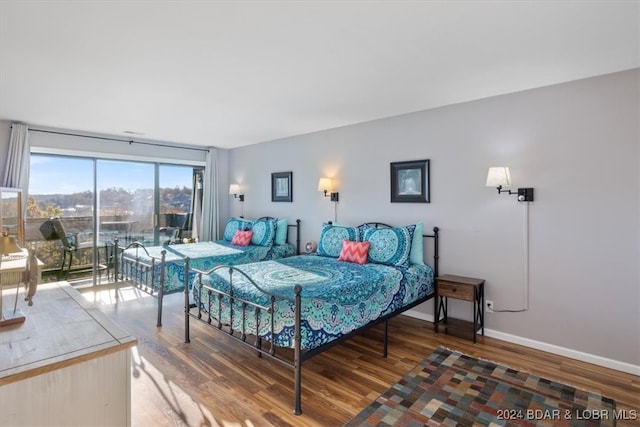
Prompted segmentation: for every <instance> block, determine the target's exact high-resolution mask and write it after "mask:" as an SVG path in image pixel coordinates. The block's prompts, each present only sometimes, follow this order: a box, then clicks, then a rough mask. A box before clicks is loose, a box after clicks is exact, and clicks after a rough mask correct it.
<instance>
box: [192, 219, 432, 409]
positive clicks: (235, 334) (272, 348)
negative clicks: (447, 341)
mask: <svg viewBox="0 0 640 427" xmlns="http://www.w3.org/2000/svg"><path fill="white" fill-rule="evenodd" d="M363 225H365V224H363ZM366 225H372V226H375V227H387V228H390V227H391V226H389V225H387V224H384V223H379V222H375V223H366ZM438 232H439V229H438V227H434V228H433V234H423V235H422V236H423V238H432V239H433V260H434V263H433V272H434V278H435V277H438V259H439V255H438V245H439V236H438ZM189 261H190V260H189V259H188V258H186V259H185V278H186V277H188V274H187V273H188V272H189ZM240 267H241V266H240ZM220 269H227V270H228V271H229V276H230V283H229V291H228V292H223V291H220V290H217V289H214V288H212V287H210V286H207V285H202V282H201V280H202V276H203V275H206V274H211V273H214V272H215V271H217V270H220ZM191 271H195V272H196V273H197V276H196V281H194V284H193V286H194V288H195V286H196V284H199V285H200V286H201V288H204V289H206V290H207V291H208V292H209V293H210V294H209V301H210V306H209V310H208V312H207V313H206V316H205V318H203V310H202V309H201V307H199V306H196V304H193V303H191V302H190V289H189V286H188V280H187V279H185V287H184V313H185V317H184V322H185V323H184V340H185V343H189V342H191V338H190V334H189V326H190V325H189V321H190V319H191V318H193V319H196V320H199V321H200V322H203V323H205V324H207V325H209V326H210V327H212V328H214V329H217V330H219V331H221V332H223V333H225V334H226V335H227V336H229V337H230V338H233V339H234V340H236V341H238V342H240V343H242V344H244V345H246V346H248V347H251V348H252V349H253V350H254V351H257V354H258V357H262V355H264V356H267V357H270V358H272V359H274V360H276V361H278V362H280V363H281V364H283V365H285V366H287V367H289V368H291V369H293V371H294V403H293V413H294V414H295V415H300V414H301V413H302V407H301V398H300V395H301V381H302V363H303V362H304V361H306V360H309V359H311V358H312V357H313V356H316V355H318V354H320V353H323V352H324V351H326V350H328V349H330V348H332V347H334V346H336V345H338V344H340V343H342V342H344V341H346V340H348V339H351V338H352V337H354V336H356V335H359V334H361V333H362V332H364V331H366V330H368V329H370V328H372V327H374V326H376V325H378V324H380V323H384V333H383V352H382V356H383V357H387V347H388V321H389V319H391V318H392V317H395V316H397V315H398V314H401V313H403V312H405V311H407V310H409V309H411V308H414V307H416V306H417V305H419V304H422V303H423V302H425V301H427V300H429V299H431V298H433V299H434V304H433V306H434V316H435V315H436V314H435V313H437V303H438V298H437V292H436V289H435V286H436V283H434V290H433V292H432V293H431V294H429V295H426V296H424V297H422V298H420V299H419V300H416V301H414V302H412V303H410V304H408V305H406V306H404V307H401V308H400V309H398V310H396V311H394V312H392V313H388V314H386V315H384V316H382V317H380V318H378V319H375V320H373V321H371V322H369V323H367V324H366V325H363V326H361V327H360V328H358V329H355V330H353V331H351V332H350V333H348V334H345V335H343V336H341V337H339V338H337V339H335V340H333V341H331V342H328V343H326V344H323V345H321V346H319V347H316V348H314V349H311V350H303V349H302V348H301V347H300V337H301V309H302V305H301V296H300V294H301V292H302V287H301V286H300V285H297V284H296V285H293V290H294V295H295V296H294V297H293V298H290V297H285V296H282V295H278V294H275V293H272V292H269V291H266V290H264V289H262V288H261V287H260V286H259V285H258V284H256V283H255V282H254V281H253V280H252V279H251V278H249V277H248V276H247V275H246V274H245V273H244V272H243V271H242V270H241V269H240V268H238V267H234V266H228V265H227V266H218V267H215V268H213V269H211V270H209V271H206V272H205V271H199V270H197V269H192V270H191ZM233 274H240V275H242V276H244V277H245V278H246V279H248V280H249V282H250V283H251V284H252V285H253V286H255V287H256V288H257V289H258V290H259V291H260V292H262V293H263V294H265V295H268V296H269V300H270V303H269V304H268V306H262V305H258V304H255V303H252V302H250V301H246V300H243V299H241V298H238V297H235V296H234V292H233ZM214 294H215V296H214ZM223 298H228V300H229V306H230V307H231V308H230V312H229V317H230V322H229V323H230V324H229V325H226V324H222V323H221V322H220V320H218V319H220V317H221V316H220V312H221V301H222V299H223ZM214 299H216V300H217V301H218V304H217V308H214V310H217V317H216V318H215V319H214V318H212V317H211V308H212V306H213V305H215V303H214V304H211V301H213V300H214ZM276 300H286V301H290V302H292V303H293V304H294V307H295V308H294V347H293V361H290V360H288V359H285V358H284V357H282V356H280V355H279V354H277V352H276V349H277V348H278V347H277V346H276V345H274V344H273V343H271V342H269V341H267V342H268V344H269V345H266V346H264V347H263V339H262V338H260V337H259V336H255V341H254V342H253V343H252V342H249V341H248V339H249V335H248V334H247V331H246V328H245V321H244V319H245V315H246V314H247V313H251V312H252V313H253V315H255V318H256V324H257V325H258V327H259V325H260V324H261V323H262V322H261V318H262V317H263V316H266V322H269V324H270V328H271V329H270V332H271V336H273V335H274V330H273V327H274V324H273V316H271V314H272V313H273V311H274V306H275V302H276ZM234 302H237V303H238V304H240V306H241V309H240V312H235V310H234V309H233V307H235V305H234ZM236 316H242V317H240V318H241V319H243V320H242V327H241V330H239V331H238V330H234V329H233V319H234V318H236ZM265 341H266V340H265Z"/></svg>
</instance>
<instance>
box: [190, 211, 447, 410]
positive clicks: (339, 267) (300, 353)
mask: <svg viewBox="0 0 640 427" xmlns="http://www.w3.org/2000/svg"><path fill="white" fill-rule="evenodd" d="M418 224H419V226H418ZM418 224H412V225H410V226H404V227H391V226H389V225H386V224H383V223H366V224H362V225H360V226H358V227H345V226H336V225H330V224H326V225H323V228H322V231H321V236H320V240H319V242H318V250H317V252H316V253H315V254H311V255H298V256H293V257H289V258H284V259H279V260H269V261H261V262H256V263H248V264H244V265H239V266H238V265H236V266H232V265H225V266H216V267H214V268H212V269H209V270H200V269H197V268H192V267H191V266H190V260H189V259H187V260H186V263H185V269H186V270H187V271H189V272H190V273H193V272H195V273H196V278H195V281H193V283H192V285H191V284H189V283H188V282H186V281H185V285H184V287H183V290H184V298H185V301H184V304H185V342H187V343H188V342H190V319H197V320H199V321H201V322H204V323H206V324H208V325H210V326H211V327H212V328H214V329H217V330H220V331H223V332H225V333H226V334H227V335H228V336H230V337H232V338H233V339H235V340H237V341H239V342H241V343H243V344H245V345H247V346H250V347H251V348H252V349H254V350H256V351H258V354H259V355H266V356H268V357H271V358H274V359H276V360H278V361H280V362H281V363H283V364H285V365H286V366H289V367H290V368H292V369H293V371H294V405H293V406H294V409H293V412H294V414H296V415H298V414H300V413H301V412H302V409H301V400H300V393H301V378H302V363H303V362H304V361H305V360H308V359H310V358H311V357H313V356H315V355H317V354H320V353H322V352H323V351H325V350H327V349H329V348H331V347H333V346H334V345H337V344H339V343H341V342H343V341H345V340H347V339H349V338H351V337H353V336H355V335H357V334H359V333H361V332H362V331H364V330H366V329H368V328H371V327H373V326H375V325H378V324H380V323H383V324H384V335H383V337H384V342H383V356H385V357H386V355H387V331H388V329H387V321H388V320H389V319H390V318H392V317H393V316H396V315H398V314H400V313H402V312H405V311H406V310H408V309H410V308H413V307H415V306H417V305H419V304H421V303H423V302H425V301H427V300H429V299H432V298H433V300H434V313H435V312H436V311H435V308H436V300H437V299H436V298H435V294H436V292H435V280H434V278H435V277H437V274H438V228H437V227H434V229H433V234H423V232H422V224H421V223H418ZM424 239H433V263H432V265H426V264H425V263H424V262H423V258H424V255H423V253H424V251H423V243H424V241H423V240H424ZM365 247H366V251H364V248H365ZM412 251H413V252H414V255H413V256H411V252H412ZM363 252H366V253H363ZM284 348H288V349H293V357H292V358H291V357H285V356H281V355H280V352H283V350H280V349H284ZM291 359H292V360H291Z"/></svg>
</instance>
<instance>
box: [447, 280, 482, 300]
mask: <svg viewBox="0 0 640 427" xmlns="http://www.w3.org/2000/svg"><path fill="white" fill-rule="evenodd" d="M438 295H439V296H441V297H448V298H455V299H461V300H465V301H473V300H474V287H473V286H469V285H465V284H460V283H451V282H445V281H442V280H438Z"/></svg>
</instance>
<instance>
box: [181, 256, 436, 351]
mask: <svg viewBox="0 0 640 427" xmlns="http://www.w3.org/2000/svg"><path fill="white" fill-rule="evenodd" d="M238 268H239V269H240V270H241V271H242V272H244V273H245V274H247V275H248V276H249V277H250V278H251V279H252V280H253V281H254V282H255V283H256V284H257V285H258V286H260V287H261V288H262V289H264V290H266V291H268V292H272V293H275V294H278V295H282V296H284V297H288V298H293V297H294V292H293V287H294V285H296V284H298V285H300V286H301V287H302V293H301V297H302V306H303V308H302V316H301V320H302V337H301V348H303V349H307V350H310V349H313V348H316V347H318V346H320V345H323V344H326V343H328V342H330V341H332V340H334V339H336V338H338V337H340V336H342V335H345V334H347V333H349V332H351V331H353V330H355V329H357V328H359V327H361V326H363V325H365V324H367V323H369V322H370V321H372V320H375V319H378V318H379V317H381V316H383V315H385V314H388V313H391V312H393V311H396V310H397V309H399V308H401V307H403V306H405V305H407V304H409V303H411V302H413V301H416V300H418V299H420V298H422V297H424V296H426V295H430V294H432V293H433V291H434V286H433V283H434V275H433V270H432V269H431V267H429V266H426V265H411V266H409V267H392V266H388V265H382V264H373V263H369V264H366V265H359V264H353V263H348V262H342V261H338V260H337V259H335V258H329V257H321V256H308V255H303V256H294V257H290V258H284V259H280V260H277V261H265V262H258V263H251V264H245V265H242V266H239V267H238ZM232 279H233V282H232V283H233V294H234V296H235V297H237V298H242V299H246V300H248V301H251V302H254V303H258V304H261V305H263V306H268V305H269V297H268V296H267V295H265V294H264V293H262V292H260V291H259V290H258V289H256V287H255V286H253V284H251V282H250V281H249V280H247V279H246V278H245V277H243V276H242V275H241V274H238V273H237V272H236V273H234V274H233V277H232ZM202 285H204V286H211V287H213V288H215V289H220V290H222V291H225V292H228V290H229V270H227V269H220V270H216V272H214V273H212V274H209V275H203V277H202ZM193 296H194V301H195V303H196V304H197V305H199V306H200V308H201V309H202V310H203V311H205V312H208V313H210V315H211V317H212V318H215V317H216V316H218V304H220V306H221V310H220V316H219V317H220V320H221V322H222V323H223V324H227V325H228V324H229V323H230V320H229V300H228V299H227V298H222V299H220V300H218V299H217V298H214V297H211V301H209V294H208V292H207V290H206V288H203V287H201V286H200V285H199V284H198V282H196V284H195V285H194V287H193ZM210 302H211V304H210ZM241 312H242V311H241V306H240V303H238V302H237V301H236V302H234V315H233V328H234V329H235V330H241V328H242V324H243V319H242V316H241V315H240V314H239V313H241ZM274 319H275V320H274V323H275V327H274V336H273V337H272V336H271V331H270V324H269V322H268V321H267V320H266V315H265V317H264V318H258V319H256V316H255V314H254V313H253V312H252V310H247V313H246V315H245V316H244V326H245V328H246V333H247V334H254V335H255V334H256V331H258V335H259V336H260V337H262V338H264V339H267V340H269V341H272V342H273V343H274V344H275V345H277V346H280V347H292V346H293V334H294V304H293V302H291V301H290V300H287V299H279V300H277V301H276V305H275V311H274ZM214 321H215V320H214Z"/></svg>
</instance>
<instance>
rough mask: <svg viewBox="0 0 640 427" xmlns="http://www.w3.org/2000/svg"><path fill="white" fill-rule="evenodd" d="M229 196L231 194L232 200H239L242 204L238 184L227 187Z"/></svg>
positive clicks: (242, 197)
mask: <svg viewBox="0 0 640 427" xmlns="http://www.w3.org/2000/svg"><path fill="white" fill-rule="evenodd" d="M229 194H233V198H234V199H240V201H241V202H244V194H240V186H239V185H238V184H231V185H230V186H229Z"/></svg>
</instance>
